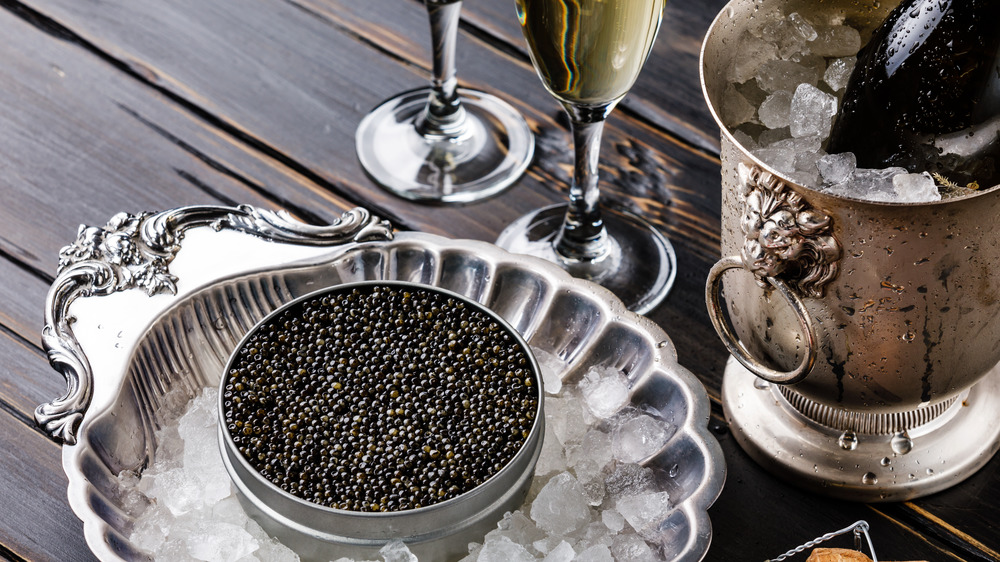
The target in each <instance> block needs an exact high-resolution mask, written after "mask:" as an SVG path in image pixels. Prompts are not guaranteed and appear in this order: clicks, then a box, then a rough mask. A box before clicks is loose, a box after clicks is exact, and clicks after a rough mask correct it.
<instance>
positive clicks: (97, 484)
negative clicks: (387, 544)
mask: <svg viewBox="0 0 1000 562" xmlns="http://www.w3.org/2000/svg"><path fill="white" fill-rule="evenodd" d="M60 264H61V267H60V271H59V274H58V276H57V277H56V279H55V281H54V283H53V285H52V288H51V289H50V291H49V296H48V300H47V303H46V309H45V327H44V330H43V333H42V341H43V345H44V346H45V348H46V350H47V352H48V356H49V360H50V363H51V364H52V366H53V368H54V369H55V370H56V371H57V372H58V373H59V374H56V373H53V377H58V376H60V375H61V376H63V377H64V378H65V379H66V383H67V390H66V393H65V395H64V396H61V397H57V398H55V399H53V400H52V401H51V402H48V403H45V404H42V405H41V406H39V407H38V409H37V410H36V415H35V418H36V421H37V423H38V424H39V426H40V428H41V430H42V431H45V432H46V433H47V434H49V435H50V436H51V437H52V439H53V440H55V441H57V442H59V443H61V444H63V445H64V446H63V447H62V455H63V468H64V470H65V472H66V476H67V480H68V490H67V497H68V503H69V505H70V507H71V508H72V509H73V511H74V513H76V515H77V516H78V517H79V518H80V520H81V521H82V523H83V525H82V526H83V533H84V535H85V539H86V542H87V544H88V546H89V547H90V548H91V550H92V551H93V553H94V555H95V556H96V557H97V558H99V559H101V560H107V561H122V560H124V561H140V560H142V561H145V560H149V559H150V556H149V555H148V554H147V553H146V552H144V551H143V550H142V549H140V548H139V547H138V546H137V545H136V544H135V543H134V542H133V540H132V539H131V533H132V531H133V529H134V528H135V527H136V524H137V523H136V521H137V520H138V519H139V518H140V516H141V514H142V512H143V511H144V507H143V505H142V503H141V502H135V501H132V500H134V493H132V492H130V490H129V488H128V484H127V483H126V482H123V481H122V480H120V479H119V478H118V475H119V473H121V472H122V471H131V472H142V471H143V470H145V468H146V467H149V466H150V465H152V464H153V459H154V457H155V456H156V455H157V454H158V448H157V447H158V441H157V440H158V437H157V433H156V430H157V429H158V428H160V427H161V426H163V425H164V424H166V423H167V422H166V419H167V416H168V415H169V414H168V412H169V411H170V410H171V408H174V409H176V408H177V403H176V400H177V399H178V397H180V398H181V399H184V400H185V401H186V399H190V398H192V397H194V396H195V395H197V394H200V393H202V391H203V390H204V389H205V388H206V387H215V386H218V385H219V383H220V377H221V374H222V372H223V369H224V367H225V365H226V362H227V361H228V360H229V356H230V354H231V353H232V352H233V350H234V349H235V348H236V346H237V344H238V343H239V342H240V340H241V339H242V338H243V336H244V335H245V334H246V333H247V332H248V331H249V330H250V329H251V328H252V327H253V326H254V325H255V324H257V322H259V321H260V320H261V319H263V318H264V317H265V316H267V315H268V314H269V313H271V312H272V311H273V310H275V309H277V308H278V307H280V306H281V305H283V304H284V303H287V302H289V301H291V300H293V299H295V298H298V297H300V296H302V295H306V294H309V293H312V292H315V291H317V290H321V289H324V288H327V287H334V286H337V285H341V284H344V283H353V282H359V281H405V282H415V283H421V284H424V285H431V286H434V287H438V288H441V289H444V290H449V291H452V292H454V293H457V294H460V295H463V296H465V297H467V298H469V299H471V300H474V301H476V302H479V303H481V304H483V305H484V306H486V307H487V308H489V309H490V310H492V311H494V312H496V313H497V314H498V315H499V316H501V317H502V318H504V319H505V320H506V321H507V322H508V323H509V324H510V325H511V326H513V327H514V328H515V329H516V330H517V331H518V332H519V333H520V334H522V336H523V337H524V339H525V340H526V341H527V342H528V344H529V345H531V348H532V350H536V351H544V352H547V353H549V354H552V355H554V356H556V357H558V358H559V360H560V364H561V367H559V368H558V369H557V372H556V374H557V375H558V376H560V377H561V378H562V379H563V380H564V381H571V380H575V379H578V378H579V377H582V376H583V375H584V374H585V373H586V372H587V370H588V369H589V368H592V367H611V368H615V369H618V370H620V371H622V372H624V373H625V374H626V375H627V378H628V380H629V386H630V390H629V396H630V399H631V401H632V403H633V404H635V405H637V406H641V407H643V408H653V409H655V410H656V411H658V412H660V414H661V415H662V416H663V417H664V418H665V419H666V420H667V421H669V422H670V423H672V424H673V425H674V426H675V427H676V431H675V432H674V435H673V437H671V439H670V441H669V442H668V443H666V444H665V446H664V447H663V449H662V450H661V451H660V452H659V453H657V454H656V455H655V456H653V457H651V458H649V459H647V460H646V461H644V462H645V463H646V464H647V465H648V466H650V467H653V468H658V469H660V470H661V472H663V473H666V474H670V475H671V476H670V478H671V481H670V490H669V492H670V496H671V499H672V500H673V502H672V505H671V509H670V511H669V512H668V513H666V514H664V516H663V521H662V522H661V523H660V525H659V529H660V531H661V537H660V543H661V553H662V557H663V559H664V560H667V561H670V562H691V561H698V560H701V559H702V558H703V557H705V555H706V553H707V552H708V548H709V545H710V543H711V540H712V524H711V520H710V518H709V514H708V509H709V507H710V506H711V505H712V504H713V503H714V502H715V500H716V498H717V497H718V495H719V492H720V491H721V489H722V485H723V482H724V480H725V473H726V468H725V463H724V460H723V456H722V451H721V448H720V447H719V443H718V441H716V439H715V437H714V436H713V435H712V433H711V432H710V431H709V429H708V419H709V401H708V396H707V394H706V392H705V389H704V387H703V386H702V384H701V383H700V382H699V381H698V379H697V378H696V377H695V376H694V375H693V374H692V373H691V372H690V371H688V370H687V369H686V368H684V367H682V366H681V365H680V364H678V361H677V351H676V349H675V348H674V345H673V343H672V342H671V341H670V337H669V336H668V335H667V332H666V331H664V329H663V328H661V327H660V326H657V325H656V324H655V323H653V322H652V321H650V320H649V319H647V318H645V317H642V316H639V315H637V314H634V313H632V312H629V311H628V310H627V309H626V308H625V306H624V305H623V304H622V302H621V301H620V300H618V299H617V298H616V297H614V295H612V294H611V293H609V292H608V291H606V290H604V289H603V288H601V287H599V286H597V285H595V284H593V283H590V282H588V281H583V280H580V279H574V278H572V277H570V276H569V275H568V274H566V273H565V272H564V271H562V270H561V269H559V268H558V267H556V266H555V265H553V264H550V263H548V262H545V261H543V260H540V259H536V258H531V257H526V256H519V255H514V254H510V253H508V252H505V251H503V250H501V249H500V248H497V247H496V246H494V245H492V244H486V243H483V242H477V241H470V240H453V239H448V238H443V237H440V236H435V235H431V234H426V233H419V232H403V233H393V232H392V230H391V228H390V227H389V226H388V225H387V224H386V223H385V222H384V221H381V220H379V219H377V218H375V217H372V216H371V215H370V214H369V213H368V212H367V211H365V210H364V209H354V210H352V211H349V212H347V213H345V214H344V215H343V216H342V217H341V218H340V220H339V221H337V222H336V223H335V224H332V225H328V226H322V227H318V226H313V225H306V224H303V223H301V222H298V221H296V220H294V219H292V218H290V217H288V216H287V215H285V214H283V213H274V212H271V211H266V210H262V209H257V208H254V207H249V206H240V207H218V206H204V207H203V206H198V207H180V208H176V209H168V210H164V211H160V212H155V213H144V214H140V215H131V214H125V213H122V214H119V215H116V216H115V217H112V219H111V220H110V221H109V222H108V223H107V224H106V225H101V226H96V227H88V226H85V227H82V228H81V230H80V237H79V239H78V240H76V241H75V242H72V243H71V244H69V245H68V246H66V248H65V249H64V250H63V252H61V254H60ZM665 328H667V329H671V328H674V329H677V328H679V327H677V326H665ZM182 403H183V402H182ZM160 453H162V452H160ZM67 532H72V531H70V530H67ZM422 560H427V557H424V558H423V559H422Z"/></svg>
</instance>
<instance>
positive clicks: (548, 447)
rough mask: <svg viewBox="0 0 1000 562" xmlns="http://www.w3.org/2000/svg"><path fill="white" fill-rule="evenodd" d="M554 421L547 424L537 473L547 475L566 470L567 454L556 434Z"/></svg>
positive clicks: (536, 469)
mask: <svg viewBox="0 0 1000 562" xmlns="http://www.w3.org/2000/svg"><path fill="white" fill-rule="evenodd" d="M554 426H555V424H554V423H548V422H547V423H546V424H545V436H544V437H543V439H542V451H541V453H539V455H538V462H537V463H535V475H536V476H545V475H547V474H552V473H553V472H563V471H565V470H566V466H567V465H566V455H565V449H564V448H563V444H562V443H560V442H559V436H557V435H556V431H555V427H554Z"/></svg>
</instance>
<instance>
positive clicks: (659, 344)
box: [656, 341, 670, 349]
mask: <svg viewBox="0 0 1000 562" xmlns="http://www.w3.org/2000/svg"><path fill="white" fill-rule="evenodd" d="M668 345H670V342H668V341H661V342H656V349H663V348H664V347H667V346H668Z"/></svg>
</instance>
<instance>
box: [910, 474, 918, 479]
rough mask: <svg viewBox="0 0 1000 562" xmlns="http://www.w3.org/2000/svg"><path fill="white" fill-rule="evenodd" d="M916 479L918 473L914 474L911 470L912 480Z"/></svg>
mask: <svg viewBox="0 0 1000 562" xmlns="http://www.w3.org/2000/svg"><path fill="white" fill-rule="evenodd" d="M916 479H917V475H916V474H913V473H912V472H911V473H910V480H916Z"/></svg>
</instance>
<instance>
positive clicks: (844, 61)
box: [823, 57, 858, 92]
mask: <svg viewBox="0 0 1000 562" xmlns="http://www.w3.org/2000/svg"><path fill="white" fill-rule="evenodd" d="M857 62H858V58H857V57H842V58H839V59H834V60H832V61H830V64H829V66H827V67H826V72H825V73H824V74H823V81H824V82H826V83H827V85H828V86H830V89H831V90H833V91H834V92H839V91H841V90H843V89H844V88H846V87H847V82H848V80H850V78H851V73H852V72H854V65H855V64H857Z"/></svg>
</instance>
